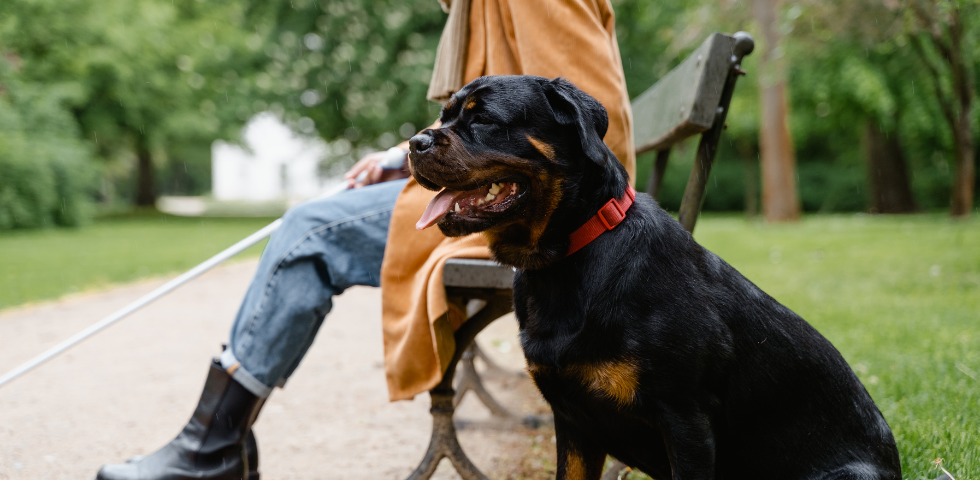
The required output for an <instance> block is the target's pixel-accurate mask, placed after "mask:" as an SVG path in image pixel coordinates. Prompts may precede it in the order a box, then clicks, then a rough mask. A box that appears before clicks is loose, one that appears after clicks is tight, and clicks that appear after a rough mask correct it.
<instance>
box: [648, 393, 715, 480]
mask: <svg viewBox="0 0 980 480" xmlns="http://www.w3.org/2000/svg"><path fill="white" fill-rule="evenodd" d="M661 432H662V433H663V437H664V446H665V447H666V448H667V458H668V459H669V460H670V469H671V470H672V478H673V480H713V479H714V478H715V436H714V433H713V431H712V428H711V419H710V418H709V417H708V415H706V414H704V413H703V412H701V411H700V409H698V408H697V407H693V408H690V407H689V408H683V409H678V410H672V411H667V412H665V413H664V414H663V415H662V417H661Z"/></svg>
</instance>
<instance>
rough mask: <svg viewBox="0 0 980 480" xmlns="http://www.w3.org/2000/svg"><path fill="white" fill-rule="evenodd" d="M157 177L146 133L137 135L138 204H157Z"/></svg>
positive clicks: (142, 205)
mask: <svg viewBox="0 0 980 480" xmlns="http://www.w3.org/2000/svg"><path fill="white" fill-rule="evenodd" d="M156 201H157V190H156V179H155V175H154V172H153V156H152V155H151V154H150V147H149V145H148V144H147V141H146V137H145V136H144V135H138V136H137V137H136V206H139V207H152V206H154V205H156Z"/></svg>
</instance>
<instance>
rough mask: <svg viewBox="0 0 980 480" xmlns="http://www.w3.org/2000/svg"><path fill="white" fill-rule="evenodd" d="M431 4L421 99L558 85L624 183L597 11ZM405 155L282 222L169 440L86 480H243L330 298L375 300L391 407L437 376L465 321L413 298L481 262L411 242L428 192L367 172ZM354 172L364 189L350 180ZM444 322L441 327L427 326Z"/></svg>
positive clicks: (458, 246)
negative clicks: (519, 82)
mask: <svg viewBox="0 0 980 480" xmlns="http://www.w3.org/2000/svg"><path fill="white" fill-rule="evenodd" d="M440 1H442V2H443V6H444V9H445V8H447V7H451V8H449V11H450V15H449V20H448V22H447V26H446V28H445V30H444V32H443V36H442V39H441V40H440V45H439V51H438V55H437V57H436V66H435V69H434V72H433V80H432V84H431V85H430V89H429V94H428V97H429V98H430V99H434V100H440V101H445V100H446V99H448V97H449V95H451V94H452V93H453V92H455V91H457V90H458V89H459V88H461V87H462V86H463V85H464V84H465V83H467V82H469V81H471V80H473V79H475V78H477V77H480V76H483V75H518V74H527V75H540V76H544V77H548V78H552V77H557V76H562V77H564V78H566V79H567V80H569V81H571V82H573V83H575V84H576V85H577V86H578V87H579V88H581V89H582V90H584V91H585V92H587V93H589V94H590V95H592V96H594V97H596V98H597V99H598V100H599V101H600V102H601V103H602V104H603V106H605V108H606V110H607V111H608V113H609V129H608V133H607V134H606V137H605V142H606V144H607V145H608V146H609V148H610V149H612V151H613V152H614V153H615V154H616V157H617V158H619V160H620V161H621V162H623V163H624V164H625V165H626V168H627V171H628V172H629V173H630V176H631V178H632V176H633V172H634V162H635V158H634V157H635V155H634V151H633V141H632V127H631V122H632V118H631V112H630V104H629V97H628V95H627V92H626V84H625V79H624V75H623V68H622V60H621V59H620V55H619V47H618V45H617V43H616V34H615V21H614V17H613V11H612V7H611V6H610V3H609V0H539V1H534V2H528V1H526V0H453V1H452V5H451V6H449V5H446V3H448V0H440ZM545 108H546V107H545ZM405 145H406V144H402V145H401V146H400V147H401V148H402V150H401V151H395V152H390V151H389V152H379V153H374V154H370V155H367V156H365V157H364V158H363V159H361V160H360V161H359V162H358V163H357V164H356V165H354V167H353V168H352V169H351V170H350V172H348V174H347V178H348V179H350V180H349V181H350V182H351V188H350V189H349V190H347V191H345V192H343V193H341V194H338V195H334V196H332V197H328V198H324V199H320V200H313V201H309V202H306V203H303V204H300V205H297V206H296V207H294V208H292V209H290V210H289V211H288V212H286V214H285V216H284V217H283V224H282V226H281V227H280V228H279V230H277V231H276V232H275V234H273V235H272V238H271V239H270V240H269V243H268V245H267V246H266V248H265V251H264V252H263V253H262V257H261V259H260V260H259V266H258V271H257V272H256V273H255V277H254V278H253V280H252V283H251V285H250V286H249V288H248V291H247V293H246V294H245V298H244V300H243V301H242V305H241V308H240V310H239V311H238V314H237V316H236V317H235V321H234V324H233V325H232V328H231V337H230V340H229V342H228V347H227V349H226V350H224V352H222V353H221V355H220V357H219V358H216V359H214V360H213V361H212V363H211V365H210V370H209V373H208V376H207V380H206V382H205V385H204V391H203V393H202V394H201V399H200V402H199V404H198V406H197V408H196V410H195V412H194V414H193V416H192V418H191V419H190V421H189V422H188V423H187V425H186V426H185V427H184V429H183V431H181V433H180V434H179V435H178V436H177V437H176V438H175V439H174V440H173V441H171V442H170V443H169V444H167V445H166V446H164V447H162V448H161V449H160V450H158V451H156V452H154V453H152V454H150V455H148V456H144V457H135V458H133V459H132V460H130V461H129V462H127V463H122V464H108V465H104V466H103V467H102V468H101V470H100V471H99V473H98V476H97V478H98V479H100V480H137V479H139V480H163V479H168V480H172V479H182V478H204V479H232V478H234V479H240V478H243V477H244V476H249V477H250V478H256V477H257V473H256V472H255V468H254V464H255V463H256V459H254V458H253V459H252V460H249V459H248V456H247V455H246V452H248V453H253V455H255V454H254V450H255V449H254V443H251V444H250V445H248V446H247V445H246V444H248V443H250V442H251V441H252V437H251V435H250V429H251V425H252V423H253V422H254V421H255V418H256V416H257V415H258V413H259V410H260V409H261V406H262V404H263V402H264V400H265V399H266V398H267V397H268V396H269V394H270V393H271V392H272V389H273V388H274V387H276V386H280V387H281V386H282V385H283V384H284V383H285V381H286V380H287V379H288V378H289V377H290V375H292V373H293V372H294V371H295V370H296V367H297V366H298V365H299V363H300V361H301V360H302V358H303V356H304V355H305V354H306V351H307V349H308V348H309V347H310V345H311V344H312V343H313V339H314V337H315V336H316V333H317V330H318V329H319V328H320V325H321V323H322V322H323V320H324V317H325V316H326V315H327V313H328V312H329V311H330V308H331V305H332V303H331V299H332V298H333V296H334V295H338V294H340V293H341V292H343V291H344V290H345V289H346V288H348V287H351V286H354V285H370V286H375V287H377V286H382V287H383V288H382V302H383V322H384V330H385V351H386V354H385V356H386V358H385V363H386V369H387V376H388V386H389V392H390V396H391V399H392V400H400V399H410V398H412V397H413V396H414V395H416V394H418V393H421V392H424V391H426V390H428V389H430V388H432V387H433V386H435V385H436V384H437V383H438V382H439V380H440V379H441V377H442V374H443V371H444V368H445V365H444V362H441V360H442V359H440V357H439V352H438V351H434V349H433V340H432V333H431V332H432V329H438V328H445V329H449V334H450V335H451V333H452V328H453V325H455V326H457V327H458V325H459V324H460V323H462V322H463V321H465V318H460V313H459V312H449V311H448V307H447V305H446V302H445V298H444V295H443V296H442V297H441V300H440V297H439V296H438V295H436V296H433V295H431V292H427V286H428V285H439V286H440V288H441V285H442V283H441V265H442V263H440V259H441V260H442V261H444V260H445V259H447V258H449V257H453V256H457V257H459V256H468V257H482V258H487V257H489V252H488V250H487V248H486V242H485V240H484V238H483V237H482V236H479V235H476V236H470V237H464V238H461V239H449V238H446V237H443V236H442V235H441V233H440V232H439V230H438V229H435V228H432V229H428V230H424V231H418V230H416V229H415V223H416V222H417V221H418V219H419V217H420V216H421V214H422V212H423V211H424V209H425V206H426V205H427V204H428V202H429V200H431V199H432V198H433V197H434V196H435V193H434V192H429V191H426V190H424V189H422V188H421V187H420V186H419V185H418V184H417V183H416V182H415V181H414V180H412V179H409V178H407V177H408V173H407V170H406V169H405V168H400V169H396V170H388V171H382V170H381V168H380V167H379V163H380V162H381V161H382V160H383V159H384V158H385V157H386V156H388V155H394V156H400V157H401V158H404V157H405V156H406V154H407V148H406V146H405ZM361 172H367V177H366V179H365V180H364V181H362V182H356V181H354V180H352V179H356V178H357V176H358V175H359V174H360V173H361ZM362 187H363V188H362ZM430 277H434V278H437V279H439V281H438V282H430V281H429V280H430ZM429 290H431V289H429ZM447 314H448V315H447ZM447 316H448V318H449V319H450V321H449V322H445V321H442V322H436V319H437V318H442V317H447ZM148 413H149V412H148ZM250 462H251V463H252V468H251V469H249V467H248V464H249V463H250ZM247 470H252V471H251V472H248V471H247Z"/></svg>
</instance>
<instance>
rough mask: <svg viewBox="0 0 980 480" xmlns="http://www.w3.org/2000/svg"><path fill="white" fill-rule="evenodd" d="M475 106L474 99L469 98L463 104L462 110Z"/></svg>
mask: <svg viewBox="0 0 980 480" xmlns="http://www.w3.org/2000/svg"><path fill="white" fill-rule="evenodd" d="M475 106H476V100H473V99H469V100H468V101H467V102H466V105H464V106H463V110H469V109H471V108H473V107H475Z"/></svg>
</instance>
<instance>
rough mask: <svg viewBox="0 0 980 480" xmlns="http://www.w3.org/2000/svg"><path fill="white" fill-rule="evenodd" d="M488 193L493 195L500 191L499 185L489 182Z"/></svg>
mask: <svg viewBox="0 0 980 480" xmlns="http://www.w3.org/2000/svg"><path fill="white" fill-rule="evenodd" d="M490 193H492V194H494V195H496V194H498V193H500V185H497V184H496V183H491V184H490Z"/></svg>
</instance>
